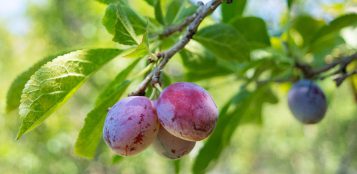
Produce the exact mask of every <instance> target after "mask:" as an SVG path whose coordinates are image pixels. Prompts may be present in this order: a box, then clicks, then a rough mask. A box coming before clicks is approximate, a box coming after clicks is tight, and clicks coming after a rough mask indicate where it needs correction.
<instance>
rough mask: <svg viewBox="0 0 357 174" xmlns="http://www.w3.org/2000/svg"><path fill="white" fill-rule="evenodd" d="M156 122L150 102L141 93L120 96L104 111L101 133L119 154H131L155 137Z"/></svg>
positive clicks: (157, 125) (141, 148)
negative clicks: (120, 97)
mask: <svg viewBox="0 0 357 174" xmlns="http://www.w3.org/2000/svg"><path fill="white" fill-rule="evenodd" d="M159 127H160V124H159V122H158V119H157V115H156V111H155V109H154V107H153V105H152V102H151V101H150V100H149V99H148V98H146V97H141V96H132V97H127V98H125V99H122V100H120V101H119V102H118V103H116V104H115V105H114V106H113V107H112V108H111V109H110V111H109V112H108V115H107V118H106V120H105V124H104V129H103V135H104V139H105V142H106V143H107V144H108V145H109V146H110V147H111V149H112V150H113V151H114V152H116V153H117V154H119V155H122V156H130V155H135V154H137V153H139V152H141V151H143V150H144V149H145V148H147V147H148V146H149V145H150V144H151V143H152V142H153V141H154V140H155V138H156V135H157V133H158V131H159Z"/></svg>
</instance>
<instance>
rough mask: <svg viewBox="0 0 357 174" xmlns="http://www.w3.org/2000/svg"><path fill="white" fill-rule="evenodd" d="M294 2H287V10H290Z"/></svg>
mask: <svg viewBox="0 0 357 174" xmlns="http://www.w3.org/2000/svg"><path fill="white" fill-rule="evenodd" d="M293 3H294V0H287V4H288V8H289V9H291V6H292V5H293Z"/></svg>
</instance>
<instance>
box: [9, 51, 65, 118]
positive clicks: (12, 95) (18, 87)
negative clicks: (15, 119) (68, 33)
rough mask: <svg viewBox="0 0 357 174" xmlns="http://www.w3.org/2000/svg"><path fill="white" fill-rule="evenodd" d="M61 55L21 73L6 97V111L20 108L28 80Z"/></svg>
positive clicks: (43, 60)
mask: <svg viewBox="0 0 357 174" xmlns="http://www.w3.org/2000/svg"><path fill="white" fill-rule="evenodd" d="M62 54H63V53H61V54H57V55H53V56H48V57H46V58H44V59H42V60H40V61H39V62H37V63H36V64H34V65H33V66H31V67H30V68H29V69H28V70H26V71H25V72H23V73H21V74H20V75H19V76H17V77H16V79H15V80H14V81H13V82H12V84H11V86H10V88H9V90H8V92H7V96H6V111H7V112H9V111H12V110H14V109H16V108H17V107H19V105H20V100H21V94H22V90H23V89H24V87H25V84H26V82H27V81H28V80H30V77H31V76H32V75H33V74H34V73H35V72H36V71H37V70H38V69H39V68H40V67H41V66H43V65H44V64H46V63H47V62H49V61H51V60H53V59H54V58H56V57H58V56H59V55H62Z"/></svg>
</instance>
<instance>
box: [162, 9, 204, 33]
mask: <svg viewBox="0 0 357 174" xmlns="http://www.w3.org/2000/svg"><path fill="white" fill-rule="evenodd" d="M198 5H199V8H198V10H197V11H196V12H195V13H194V14H193V15H191V16H188V17H187V18H186V19H185V20H184V21H183V22H182V23H181V24H178V25H175V26H170V27H168V28H166V29H165V30H164V32H162V33H161V34H160V38H165V37H169V36H171V35H172V34H174V33H176V32H181V31H183V30H184V29H185V28H186V27H187V26H188V25H190V23H192V21H193V20H195V19H196V17H197V15H198V12H199V11H200V8H201V7H202V6H203V5H204V4H202V2H199V3H198Z"/></svg>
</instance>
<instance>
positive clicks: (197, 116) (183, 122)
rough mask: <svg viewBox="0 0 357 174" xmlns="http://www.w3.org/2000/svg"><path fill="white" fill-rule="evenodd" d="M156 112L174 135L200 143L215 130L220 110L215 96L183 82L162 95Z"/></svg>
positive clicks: (163, 124)
mask: <svg viewBox="0 0 357 174" xmlns="http://www.w3.org/2000/svg"><path fill="white" fill-rule="evenodd" d="M156 110H157V114H158V118H159V121H160V123H161V125H162V126H163V127H164V128H165V129H166V130H167V131H168V132H169V133H170V134H172V135H174V136H176V137H179V138H181V139H184V140H187V141H200V140H203V139H205V138H207V137H208V136H209V135H210V134H211V133H212V131H213V129H214V127H215V125H216V121H217V117H218V110H217V106H216V104H215V103H214V101H213V99H212V97H211V96H210V95H209V94H208V92H207V91H206V90H204V89H203V88H201V87H200V86H198V85H196V84H193V83H187V82H179V83H174V84H172V85H170V86H168V87H167V88H166V89H164V90H163V92H162V93H161V94H160V97H159V98H158V100H157V103H156Z"/></svg>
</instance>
